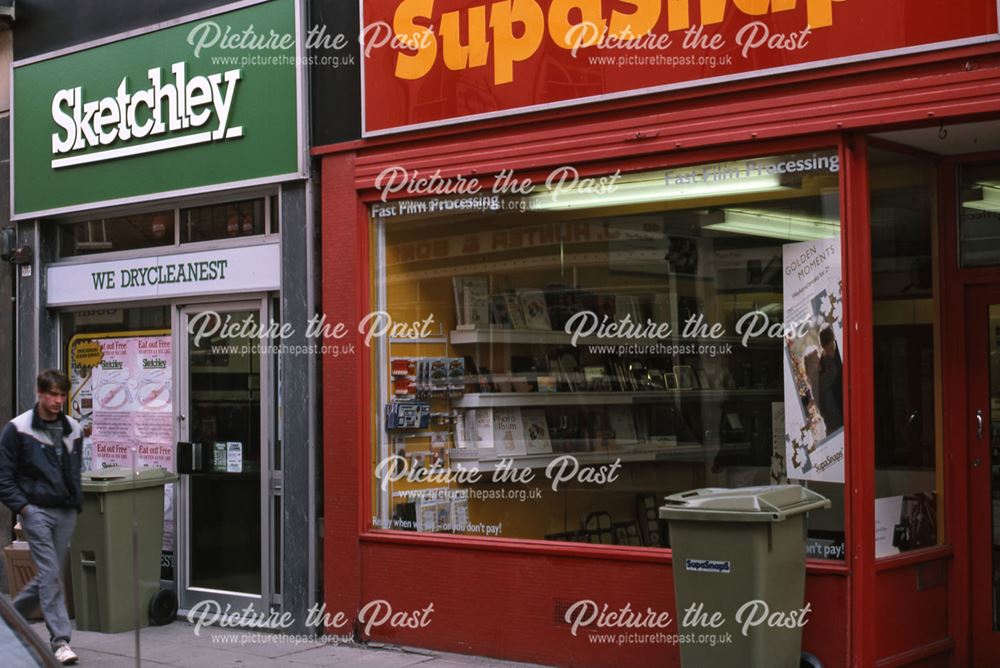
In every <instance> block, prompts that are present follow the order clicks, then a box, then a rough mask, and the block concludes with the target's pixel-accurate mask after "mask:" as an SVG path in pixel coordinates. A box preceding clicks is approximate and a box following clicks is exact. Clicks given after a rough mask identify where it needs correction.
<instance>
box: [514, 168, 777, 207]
mask: <svg viewBox="0 0 1000 668" xmlns="http://www.w3.org/2000/svg"><path fill="white" fill-rule="evenodd" d="M642 177H643V178H642V179H641V180H638V179H637V180H632V181H628V180H624V179H623V180H621V181H618V182H617V183H614V184H613V185H612V186H606V187H605V188H604V189H603V190H602V191H600V192H595V190H596V188H597V187H592V188H588V187H584V186H574V187H563V188H561V189H549V190H545V191H541V192H538V193H535V194H533V195H531V196H530V197H529V198H528V200H529V209H531V210H535V211H559V210H566V209H598V208H606V207H612V206H626V205H629V204H647V203H652V202H671V201H677V200H689V199H690V200H693V199H703V198H711V197H725V196H727V195H742V194H748V193H765V192H776V191H781V190H791V188H792V186H791V182H790V181H789V180H788V178H787V177H784V178H783V177H782V176H781V175H779V174H761V175H755V176H747V177H741V176H736V177H730V178H724V179H720V180H718V181H702V182H699V183H685V184H673V183H670V184H668V182H667V179H668V176H667V173H666V172H662V171H660V172H654V173H652V174H648V173H647V174H643V175H642ZM585 180H586V179H580V181H581V182H583V181H585Z"/></svg>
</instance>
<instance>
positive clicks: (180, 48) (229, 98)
mask: <svg viewBox="0 0 1000 668" xmlns="http://www.w3.org/2000/svg"><path fill="white" fill-rule="evenodd" d="M261 31H263V32H264V33H265V34H267V35H275V36H277V37H275V38H273V39H269V40H267V41H265V42H262V41H261V40H247V39H232V36H233V35H236V36H241V35H247V34H257V33H260V32H261ZM299 34H300V32H299V20H298V7H297V4H296V2H295V0H271V1H270V2H260V3H257V4H252V5H250V6H246V5H245V3H244V4H241V8H240V9H235V10H230V11H226V8H221V9H220V10H219V11H215V12H212V13H208V14H201V15H198V16H196V17H189V18H187V19H182V20H180V21H178V22H176V23H174V24H173V25H170V26H169V27H165V28H162V29H159V30H155V31H152V32H145V33H142V34H135V35H131V36H125V37H123V38H121V39H113V40H112V41H110V42H108V43H103V44H100V45H97V46H93V47H91V48H86V47H83V48H79V49H74V50H72V51H70V52H60V53H57V54H51V55H48V56H42V57H39V58H36V59H30V60H27V61H19V62H16V63H14V101H13V112H12V113H13V129H12V136H13V147H12V152H13V167H14V170H13V177H14V178H13V183H12V186H11V191H12V193H11V194H12V201H13V213H14V217H15V218H16V219H22V218H27V217H35V216H40V215H51V214H57V213H65V212H69V211H79V210H85V209H88V208H96V207H102V206H109V205H114V204H124V203H129V202H135V201H143V200H149V199H155V198H158V197H163V196H176V195H183V194H192V193H196V192H201V191H204V190H212V189H215V188H216V187H230V186H244V185H255V184H261V183H267V182H273V181H278V180H283V179H290V178H297V177H300V176H302V175H303V174H304V168H305V167H304V165H305V161H304V153H303V151H304V144H303V131H304V128H303V127H302V124H301V123H300V113H301V109H300V96H301V90H302V82H301V78H302V71H301V66H300V63H301V62H302V59H301V57H300V56H301V54H300V45H301V40H300V39H299Z"/></svg>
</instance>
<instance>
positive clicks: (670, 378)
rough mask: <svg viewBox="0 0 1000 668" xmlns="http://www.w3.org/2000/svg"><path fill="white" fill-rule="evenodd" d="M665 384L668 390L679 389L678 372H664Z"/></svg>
mask: <svg viewBox="0 0 1000 668" xmlns="http://www.w3.org/2000/svg"><path fill="white" fill-rule="evenodd" d="M663 384H664V386H665V387H666V388H667V389H668V390H676V389H679V388H678V387H677V374H674V373H670V372H667V373H665V374H663Z"/></svg>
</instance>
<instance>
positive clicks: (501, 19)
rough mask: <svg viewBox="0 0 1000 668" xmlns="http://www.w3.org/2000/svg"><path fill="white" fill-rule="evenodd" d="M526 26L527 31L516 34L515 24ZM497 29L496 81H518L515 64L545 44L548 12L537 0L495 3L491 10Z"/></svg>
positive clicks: (494, 43)
mask: <svg viewBox="0 0 1000 668" xmlns="http://www.w3.org/2000/svg"><path fill="white" fill-rule="evenodd" d="M515 23H520V24H521V25H523V26H524V33H523V34H522V35H521V36H520V37H514V24H515ZM490 27H491V28H493V83H494V84H497V85H499V84H505V83H510V82H511V81H513V80H514V63H519V62H521V61H524V60H527V59H528V58H531V56H533V55H534V54H535V52H536V51H538V47H539V46H541V44H542V34H543V33H544V31H545V15H544V14H543V13H542V8H541V7H539V6H538V3H537V2H535V1H534V0H504V1H503V2H494V3H493V6H492V9H491V11H490Z"/></svg>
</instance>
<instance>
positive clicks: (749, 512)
mask: <svg viewBox="0 0 1000 668" xmlns="http://www.w3.org/2000/svg"><path fill="white" fill-rule="evenodd" d="M829 507H830V501H829V500H828V499H827V498H825V497H823V496H822V495H820V494H817V493H816V492H813V491H812V490H809V489H806V488H805V487H801V486H799V485H772V486H766V487H745V488H738V489H718V488H708V489H696V490H692V491H689V492H682V493H680V494H673V495H671V496H668V497H667V499H666V505H664V506H662V507H661V508H660V518H661V519H665V520H668V521H669V522H670V546H671V548H672V549H673V576H674V596H675V599H676V603H677V633H678V634H680V636H681V642H680V651H681V665H682V666H684V667H685V668H702V667H704V666H712V667H713V668H797V667H798V666H799V659H800V654H801V645H802V626H803V625H805V624H806V623H808V621H809V612H808V610H806V609H804V608H803V601H804V598H805V576H806V567H805V561H806V556H805V555H806V545H805V543H806V522H805V519H806V513H807V512H809V511H810V510H817V509H819V508H829ZM717 613H718V614H717ZM716 614H717V616H715V618H714V619H713V615H716ZM685 617H687V619H686V620H685ZM685 621H687V622H688V624H687V625H684V622H685Z"/></svg>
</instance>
